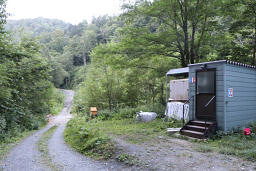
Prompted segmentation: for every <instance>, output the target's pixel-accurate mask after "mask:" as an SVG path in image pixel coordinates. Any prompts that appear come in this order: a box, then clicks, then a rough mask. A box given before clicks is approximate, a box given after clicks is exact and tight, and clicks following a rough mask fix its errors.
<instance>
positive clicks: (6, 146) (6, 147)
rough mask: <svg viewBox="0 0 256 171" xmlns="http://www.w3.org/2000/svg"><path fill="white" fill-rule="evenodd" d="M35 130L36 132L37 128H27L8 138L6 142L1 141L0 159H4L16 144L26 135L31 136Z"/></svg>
mask: <svg viewBox="0 0 256 171" xmlns="http://www.w3.org/2000/svg"><path fill="white" fill-rule="evenodd" d="M33 132H35V130H32V131H29V130H26V131H23V132H21V133H19V134H17V135H16V136H14V137H11V138H8V139H6V140H5V141H4V142H1V143H0V160H1V159H3V158H4V157H5V156H6V155H7V154H8V153H9V151H10V150H11V149H12V148H13V147H14V146H16V145H17V144H19V143H20V142H21V141H22V140H24V139H25V138H26V137H28V136H30V135H31V134H32V133H33Z"/></svg>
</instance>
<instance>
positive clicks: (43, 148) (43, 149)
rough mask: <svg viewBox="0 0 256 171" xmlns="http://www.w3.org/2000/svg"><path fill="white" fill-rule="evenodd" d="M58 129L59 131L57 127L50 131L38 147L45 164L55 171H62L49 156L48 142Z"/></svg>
mask: <svg viewBox="0 0 256 171" xmlns="http://www.w3.org/2000/svg"><path fill="white" fill-rule="evenodd" d="M56 129H57V126H56V125H55V126H53V127H51V128H50V129H48V130H47V131H46V132H45V133H44V134H43V135H42V136H41V138H40V139H39V141H38V144H37V146H38V150H39V151H40V152H41V155H42V159H43V163H44V164H46V165H47V166H49V167H51V168H52V169H53V170H62V169H61V168H62V167H61V166H59V165H58V166H56V164H55V163H53V161H52V159H51V158H50V156H49V150H48V141H49V139H50V138H51V136H52V134H53V133H54V131H55V130H56Z"/></svg>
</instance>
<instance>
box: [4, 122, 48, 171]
mask: <svg viewBox="0 0 256 171" xmlns="http://www.w3.org/2000/svg"><path fill="white" fill-rule="evenodd" d="M50 127H51V125H48V126H47V127H45V128H44V129H42V130H40V131H38V132H36V133H34V134H33V135H31V136H30V137H28V138H26V139H25V140H24V141H23V142H22V143H20V144H18V145H17V146H16V147H15V148H13V149H12V150H11V152H10V153H9V155H8V156H7V157H6V158H5V159H3V161H1V162H0V170H8V171H9V170H10V171H23V170H24V171H27V170H38V171H41V170H49V168H47V167H46V166H44V165H43V164H42V163H41V162H40V156H41V155H40V152H39V151H38V149H37V142H38V140H39V139H40V136H41V135H42V134H43V133H44V132H46V131H47V130H48V129H49V128H50Z"/></svg>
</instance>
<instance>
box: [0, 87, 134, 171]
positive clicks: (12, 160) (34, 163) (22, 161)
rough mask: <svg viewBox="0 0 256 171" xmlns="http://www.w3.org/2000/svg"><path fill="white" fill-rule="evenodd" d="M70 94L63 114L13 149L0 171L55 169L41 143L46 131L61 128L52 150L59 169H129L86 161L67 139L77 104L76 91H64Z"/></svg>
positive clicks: (3, 161)
mask: <svg viewBox="0 0 256 171" xmlns="http://www.w3.org/2000/svg"><path fill="white" fill-rule="evenodd" d="M63 92H64V93H65V95H66V99H65V106H64V108H63V110H62V111H61V112H60V114H59V115H57V116H56V117H53V118H52V119H51V122H50V123H49V124H48V125H47V126H46V127H45V128H43V129H41V130H40V131H38V132H36V133H34V134H33V135H31V136H30V137H28V138H26V139H25V140H24V141H23V142H21V143H20V144H18V145H17V146H16V147H15V148H13V149H12V150H11V152H10V153H9V155H8V156H7V157H6V158H4V159H3V160H2V161H0V170H7V171H34V170H36V171H48V170H52V169H51V168H49V167H47V166H45V165H44V164H43V162H42V158H41V153H40V152H39V151H38V148H37V143H38V141H39V139H40V137H41V136H42V134H43V133H44V132H46V131H47V130H48V129H50V128H51V127H52V126H54V125H57V126H58V128H57V130H56V131H55V132H54V134H53V136H52V137H51V138H50V140H49V144H48V148H49V154H50V158H52V161H53V162H54V163H56V166H57V169H59V170H67V171H69V170H72V171H79V170H83V171H87V170H88V171H93V170H129V169H128V168H127V166H125V165H121V164H119V163H117V162H115V161H114V160H113V161H107V162H103V161H95V160H93V159H90V158H86V157H84V156H83V155H81V154H80V153H78V152H75V151H74V150H72V149H71V148H70V147H69V146H68V145H66V143H65V142H64V139H63V132H64V129H65V127H66V124H67V122H68V121H69V120H70V118H71V115H70V110H71V106H72V102H73V96H74V92H73V91H71V90H63Z"/></svg>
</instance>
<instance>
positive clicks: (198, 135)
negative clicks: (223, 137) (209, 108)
mask: <svg viewBox="0 0 256 171" xmlns="http://www.w3.org/2000/svg"><path fill="white" fill-rule="evenodd" d="M181 134H183V135H186V136H189V137H193V138H198V139H204V138H205V137H204V133H203V132H198V131H191V130H182V131H181Z"/></svg>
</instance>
